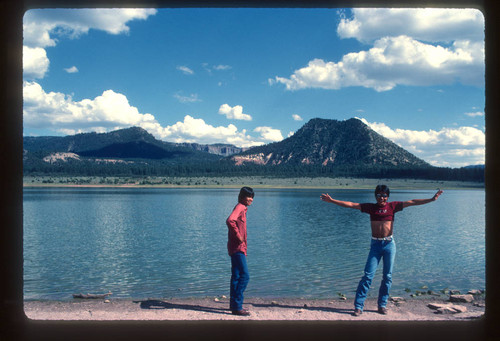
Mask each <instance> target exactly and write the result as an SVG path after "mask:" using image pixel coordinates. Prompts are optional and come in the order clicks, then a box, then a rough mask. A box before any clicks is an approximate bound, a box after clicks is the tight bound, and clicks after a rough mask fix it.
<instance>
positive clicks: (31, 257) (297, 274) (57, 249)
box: [23, 184, 485, 300]
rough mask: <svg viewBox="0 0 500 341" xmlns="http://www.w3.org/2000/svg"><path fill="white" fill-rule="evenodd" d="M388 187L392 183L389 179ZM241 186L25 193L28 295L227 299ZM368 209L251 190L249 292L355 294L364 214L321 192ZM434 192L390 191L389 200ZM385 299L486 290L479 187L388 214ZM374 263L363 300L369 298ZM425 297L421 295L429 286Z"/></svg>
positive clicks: (298, 193)
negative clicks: (389, 261) (390, 266)
mask: <svg viewBox="0 0 500 341" xmlns="http://www.w3.org/2000/svg"><path fill="white" fill-rule="evenodd" d="M389 185H390V184H389ZM238 192H239V190H238V189H199V188H187V189H186V188H181V189H175V188H56V187H54V188H29V187H28V188H25V189H24V193H23V195H24V204H23V211H24V227H23V229H24V241H23V242H24V248H23V249H24V299H25V300H44V299H50V300H66V299H72V294H74V293H106V292H108V291H111V292H112V293H113V295H112V296H111V297H112V298H134V299H142V298H148V297H152V298H153V297H154V298H169V297H205V296H220V295H226V296H229V277H230V258H229V256H228V254H227V248H226V243H227V227H226V225H225V220H226V218H227V217H228V215H229V214H230V213H231V211H232V209H233V207H234V206H235V204H236V203H237V196H238ZM326 192H328V193H330V195H332V197H333V198H336V199H340V200H347V201H353V202H375V200H374V195H373V191H372V190H330V191H329V190H327V189H325V190H316V189H256V195H255V199H254V203H253V204H252V205H251V206H250V207H249V209H248V214H247V219H248V223H247V224H248V258H247V261H248V266H249V271H250V283H249V285H248V287H247V290H246V292H245V293H246V295H245V296H246V297H264V298H267V297H268V298H273V297H275V298H280V297H289V298H299V297H301V298H333V297H337V295H338V293H342V294H344V295H345V296H347V297H354V292H355V289H356V287H357V284H358V281H359V279H360V278H361V276H362V275H363V268H364V265H365V261H366V257H367V255H368V250H369V245H370V236H371V233H370V221H369V215H368V214H364V213H361V212H360V211H358V210H353V209H347V208H342V207H339V206H336V205H333V204H328V203H325V202H322V201H321V200H320V198H319V197H320V194H321V193H326ZM434 193H435V191H428V190H398V191H396V190H394V191H392V192H391V198H390V200H391V201H396V200H399V201H404V200H410V199H421V198H430V197H432V195H433V194H434ZM394 224H395V225H394V237H395V241H396V245H397V255H396V262H395V266H394V271H393V286H392V289H391V294H392V295H394V296H403V295H407V294H408V293H407V292H406V291H405V289H406V288H409V289H411V292H415V290H423V289H422V287H424V286H426V287H428V289H430V290H434V291H439V290H442V289H445V288H449V289H457V290H461V291H462V292H464V291H467V290H469V289H484V288H485V192H484V190H446V189H445V192H444V194H443V195H442V196H441V197H440V198H439V200H437V201H436V202H432V203H430V204H427V205H423V206H414V207H408V208H406V209H404V210H403V211H402V212H398V213H396V216H395V223H394ZM381 276H382V271H381V265H380V266H379V270H378V271H377V275H376V276H375V279H374V281H373V285H372V289H371V290H370V297H376V296H377V293H378V286H379V283H380V280H381ZM425 290H427V289H425Z"/></svg>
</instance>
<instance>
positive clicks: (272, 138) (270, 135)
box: [254, 127, 283, 142]
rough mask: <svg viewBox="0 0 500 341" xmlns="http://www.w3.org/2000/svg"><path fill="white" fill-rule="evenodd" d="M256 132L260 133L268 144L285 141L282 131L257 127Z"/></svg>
mask: <svg viewBox="0 0 500 341" xmlns="http://www.w3.org/2000/svg"><path fill="white" fill-rule="evenodd" d="M254 131H255V132H257V133H260V134H261V136H262V138H263V139H264V140H266V141H267V142H278V141H281V140H283V135H281V131H280V130H279V129H273V128H271V127H257V128H255V129H254Z"/></svg>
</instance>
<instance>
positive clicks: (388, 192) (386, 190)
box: [375, 185, 391, 197]
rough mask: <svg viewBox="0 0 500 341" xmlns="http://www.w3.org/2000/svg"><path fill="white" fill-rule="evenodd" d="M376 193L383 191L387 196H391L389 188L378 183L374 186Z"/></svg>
mask: <svg viewBox="0 0 500 341" xmlns="http://www.w3.org/2000/svg"><path fill="white" fill-rule="evenodd" d="M378 193H385V194H387V196H388V197H389V196H391V190H390V189H389V187H387V186H386V185H378V186H377V187H376V188H375V195H377V194H378Z"/></svg>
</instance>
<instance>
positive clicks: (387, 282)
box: [354, 239, 396, 310]
mask: <svg viewBox="0 0 500 341" xmlns="http://www.w3.org/2000/svg"><path fill="white" fill-rule="evenodd" d="M395 256H396V243H395V242H394V239H392V240H391V241H386V240H373V239H372V241H371V247H370V253H369V254H368V259H367V260H366V266H365V275H364V276H363V277H362V278H361V281H359V285H358V289H357V290H356V298H355V300H354V308H355V309H360V310H363V307H364V303H365V299H366V295H367V294H368V290H369V289H370V285H371V283H372V279H373V276H375V271H377V267H378V264H379V262H380V259H383V262H384V273H383V277H382V283H380V289H379V292H378V302H377V303H378V306H379V307H385V306H386V305H387V300H388V299H389V289H390V288H391V284H392V267H393V265H394V258H395Z"/></svg>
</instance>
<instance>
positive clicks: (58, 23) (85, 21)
mask: <svg viewBox="0 0 500 341" xmlns="http://www.w3.org/2000/svg"><path fill="white" fill-rule="evenodd" d="M156 12H157V10H156V9H141V8H139V9H134V8H122V9H118V8H113V9H110V8H92V9H90V8H83V9H32V10H29V11H27V12H26V14H25V15H24V18H23V36H24V44H25V45H27V46H31V47H46V46H55V45H56V44H57V40H58V38H70V39H74V38H78V37H79V36H81V35H82V34H86V33H88V31H89V30H90V29H96V30H102V31H105V32H107V33H110V34H121V33H128V32H129V30H130V28H129V27H128V26H127V23H128V22H129V21H132V20H137V19H140V20H145V19H147V18H148V17H149V16H150V15H154V14H156Z"/></svg>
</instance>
